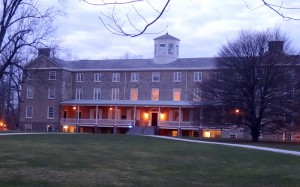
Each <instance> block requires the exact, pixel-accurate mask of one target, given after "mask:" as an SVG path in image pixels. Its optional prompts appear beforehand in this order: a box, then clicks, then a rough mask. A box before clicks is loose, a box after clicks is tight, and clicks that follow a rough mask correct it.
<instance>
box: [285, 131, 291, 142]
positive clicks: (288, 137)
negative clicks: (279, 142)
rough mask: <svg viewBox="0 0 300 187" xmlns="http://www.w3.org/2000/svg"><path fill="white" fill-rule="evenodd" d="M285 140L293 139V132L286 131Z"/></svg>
mask: <svg viewBox="0 0 300 187" xmlns="http://www.w3.org/2000/svg"><path fill="white" fill-rule="evenodd" d="M283 140H284V141H292V134H291V133H284V134H283Z"/></svg>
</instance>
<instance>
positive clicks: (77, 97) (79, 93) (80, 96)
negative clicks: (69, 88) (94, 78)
mask: <svg viewBox="0 0 300 187" xmlns="http://www.w3.org/2000/svg"><path fill="white" fill-rule="evenodd" d="M82 99H83V89H82V88H76V91H75V100H82Z"/></svg>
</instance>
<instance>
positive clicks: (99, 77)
mask: <svg viewBox="0 0 300 187" xmlns="http://www.w3.org/2000/svg"><path fill="white" fill-rule="evenodd" d="M94 82H101V73H94Z"/></svg>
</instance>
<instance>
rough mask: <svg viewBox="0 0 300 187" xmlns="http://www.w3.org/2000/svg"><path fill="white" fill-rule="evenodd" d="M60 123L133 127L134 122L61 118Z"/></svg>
mask: <svg viewBox="0 0 300 187" xmlns="http://www.w3.org/2000/svg"><path fill="white" fill-rule="evenodd" d="M60 123H61V124H66V125H93V126H95V125H97V126H115V125H116V126H131V125H133V120H114V119H97V120H96V119H72V118H61V119H60Z"/></svg>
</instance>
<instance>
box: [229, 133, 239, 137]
mask: <svg viewBox="0 0 300 187" xmlns="http://www.w3.org/2000/svg"><path fill="white" fill-rule="evenodd" d="M229 138H237V135H236V134H229Z"/></svg>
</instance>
